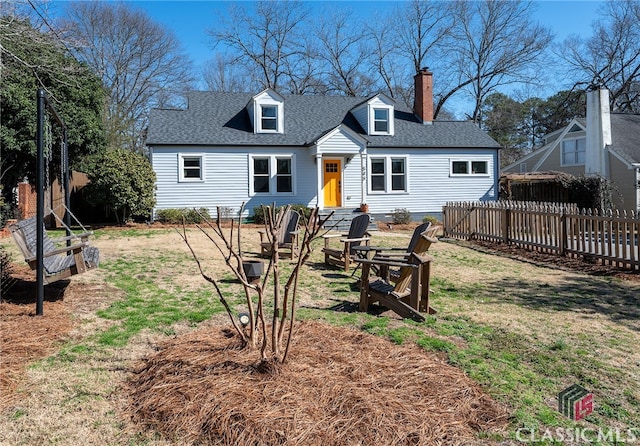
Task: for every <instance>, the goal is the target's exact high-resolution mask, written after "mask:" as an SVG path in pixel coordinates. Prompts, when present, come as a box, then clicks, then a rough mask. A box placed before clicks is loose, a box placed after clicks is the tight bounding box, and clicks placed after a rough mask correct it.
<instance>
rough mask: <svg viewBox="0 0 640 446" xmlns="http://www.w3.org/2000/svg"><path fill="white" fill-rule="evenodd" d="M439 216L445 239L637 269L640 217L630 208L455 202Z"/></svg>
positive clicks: (529, 203) (638, 266)
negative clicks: (619, 210)
mask: <svg viewBox="0 0 640 446" xmlns="http://www.w3.org/2000/svg"><path fill="white" fill-rule="evenodd" d="M442 220H443V226H444V236H445V237H450V238H457V239H463V240H483V241H489V242H496V243H506V244H511V245H515V246H518V247H521V248H525V249H529V250H534V251H540V252H545V253H551V254H557V255H563V256H571V257H577V258H582V259H584V260H588V261H593V260H596V261H600V262H601V263H602V264H603V265H613V266H617V267H620V268H627V269H633V270H639V269H640V252H639V251H638V233H639V232H640V216H639V215H638V214H637V213H635V212H625V211H623V212H618V211H611V210H609V211H602V210H584V209H583V210H579V209H577V208H576V207H575V206H574V205H570V204H556V203H534V202H513V201H498V202H475V203H474V202H458V203H447V204H446V205H445V206H444V207H443V208H442Z"/></svg>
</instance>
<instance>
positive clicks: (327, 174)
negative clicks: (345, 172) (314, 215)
mask: <svg viewBox="0 0 640 446" xmlns="http://www.w3.org/2000/svg"><path fill="white" fill-rule="evenodd" d="M323 165H324V205H325V207H336V206H340V205H341V204H342V181H341V178H342V173H341V171H342V169H341V168H340V160H323Z"/></svg>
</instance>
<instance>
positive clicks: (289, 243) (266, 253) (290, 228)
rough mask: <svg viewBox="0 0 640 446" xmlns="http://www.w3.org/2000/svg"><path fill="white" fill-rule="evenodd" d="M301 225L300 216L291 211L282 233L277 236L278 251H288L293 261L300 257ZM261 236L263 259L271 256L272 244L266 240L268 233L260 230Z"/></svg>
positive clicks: (281, 229) (282, 226)
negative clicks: (299, 237) (299, 236)
mask: <svg viewBox="0 0 640 446" xmlns="http://www.w3.org/2000/svg"><path fill="white" fill-rule="evenodd" d="M299 224H300V214H299V213H298V212H297V211H294V210H291V209H289V210H288V211H287V214H286V215H285V216H284V219H283V221H282V225H281V226H280V231H279V232H278V234H277V241H278V250H281V249H282V250H288V251H289V254H290V255H291V259H292V260H293V259H295V258H296V257H298V252H299V246H298V235H299V234H300V231H299V228H298V225H299ZM258 233H259V234H260V254H261V255H262V256H263V257H270V256H271V242H270V241H269V240H267V239H266V238H267V237H266V235H267V234H266V231H264V230H262V229H261V230H259V231H258Z"/></svg>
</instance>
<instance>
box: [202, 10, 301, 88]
mask: <svg viewBox="0 0 640 446" xmlns="http://www.w3.org/2000/svg"><path fill="white" fill-rule="evenodd" d="M306 15H307V9H306V7H305V6H304V5H303V4H302V3H300V2H296V1H292V0H284V1H280V2H259V3H257V4H256V5H255V10H254V11H251V12H250V11H248V10H247V9H246V8H245V7H244V5H240V4H231V5H230V7H229V10H228V18H226V19H221V20H219V25H218V26H216V27H215V28H211V29H210V30H209V31H208V34H209V36H210V37H211V38H212V47H213V48H214V49H216V48H220V47H222V48H223V49H224V50H225V51H230V52H233V53H234V54H236V58H235V60H234V61H233V63H237V64H240V65H241V66H243V67H245V69H246V70H247V75H251V76H253V78H252V79H251V80H252V81H255V82H257V83H259V84H260V86H261V88H273V89H275V90H281V89H283V88H284V87H285V86H287V85H288V84H289V82H290V79H291V77H292V73H290V72H288V70H289V69H291V67H294V66H296V64H295V63H294V60H296V59H298V58H300V57H301V55H303V54H304V48H301V46H300V45H299V44H298V42H300V41H304V38H303V31H304V30H303V28H302V25H303V23H304V20H305V18H306Z"/></svg>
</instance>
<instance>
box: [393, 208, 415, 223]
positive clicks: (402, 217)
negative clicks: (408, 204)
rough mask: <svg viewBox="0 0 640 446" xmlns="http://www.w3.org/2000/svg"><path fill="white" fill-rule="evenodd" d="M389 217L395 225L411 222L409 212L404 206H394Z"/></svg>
mask: <svg viewBox="0 0 640 446" xmlns="http://www.w3.org/2000/svg"><path fill="white" fill-rule="evenodd" d="M391 219H392V220H393V223H395V224H396V225H406V224H407V223H411V212H409V210H408V209H406V208H396V209H394V210H393V212H392V213H391Z"/></svg>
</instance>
